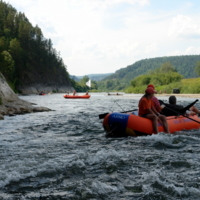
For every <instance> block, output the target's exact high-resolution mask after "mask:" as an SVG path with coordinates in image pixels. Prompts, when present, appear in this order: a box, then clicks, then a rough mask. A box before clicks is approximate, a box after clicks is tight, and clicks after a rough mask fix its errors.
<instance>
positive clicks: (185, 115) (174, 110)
mask: <svg viewBox="0 0 200 200" xmlns="http://www.w3.org/2000/svg"><path fill="white" fill-rule="evenodd" d="M165 108H166V109H168V110H170V111H172V112H174V113H176V114H179V115H182V116H183V117H186V118H188V119H190V120H192V121H194V122H197V123H199V124H200V122H199V121H197V120H195V119H192V118H190V117H187V116H186V115H184V114H181V113H180V112H177V111H175V110H172V109H170V108H168V107H166V106H165Z"/></svg>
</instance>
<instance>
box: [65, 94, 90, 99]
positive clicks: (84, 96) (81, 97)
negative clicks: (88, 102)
mask: <svg viewBox="0 0 200 200" xmlns="http://www.w3.org/2000/svg"><path fill="white" fill-rule="evenodd" d="M63 97H64V98H66V99H89V98H90V95H67V94H65V95H63Z"/></svg>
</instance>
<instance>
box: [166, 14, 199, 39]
mask: <svg viewBox="0 0 200 200" xmlns="http://www.w3.org/2000/svg"><path fill="white" fill-rule="evenodd" d="M168 36H169V37H176V38H180V39H183V38H186V39H200V24H199V23H198V22H197V21H194V20H193V19H192V18H191V17H188V16H184V15H180V14H179V15H177V16H176V17H174V18H173V19H172V22H171V25H170V27H169V30H168Z"/></svg>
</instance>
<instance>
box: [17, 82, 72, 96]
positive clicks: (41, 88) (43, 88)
mask: <svg viewBox="0 0 200 200" xmlns="http://www.w3.org/2000/svg"><path fill="white" fill-rule="evenodd" d="M18 89H19V91H20V92H21V93H22V94H39V93H40V92H44V93H46V94H48V93H50V92H58V93H67V92H73V91H74V88H73V87H72V86H64V85H63V86H55V85H54V86H47V85H45V84H31V85H26V86H25V85H24V86H21V87H19V88H18Z"/></svg>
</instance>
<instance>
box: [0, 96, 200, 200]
mask: <svg viewBox="0 0 200 200" xmlns="http://www.w3.org/2000/svg"><path fill="white" fill-rule="evenodd" d="M140 97H141V95H135V96H134V97H132V96H126V97H122V96H120V97H115V96H112V97H109V96H105V95H104V94H92V96H91V98H90V99H64V98H63V97H62V94H52V95H45V96H39V95H30V96H22V97H20V98H22V99H25V100H28V101H30V102H33V103H36V104H38V105H39V106H46V107H48V108H51V109H53V110H54V111H51V112H44V113H34V114H26V115H18V116H16V117H6V118H5V120H4V121H0V123H1V126H0V156H1V159H0V162H1V165H0V188H1V189H0V197H1V199H123V200H124V199H131V200H132V199H139V200H143V199H145V200H146V199H167V200H168V199H199V196H200V190H199V187H200V172H199V164H200V137H199V134H200V133H199V130H191V131H181V132H178V133H176V134H173V135H168V134H165V133H160V134H158V135H153V136H147V137H137V138H133V137H127V138H114V139H113V138H105V133H104V130H103V128H102V125H101V121H100V120H99V119H98V115H99V114H102V113H105V112H111V111H122V109H123V110H131V109H135V108H137V104H138V100H139V98H140ZM162 99H164V100H165V99H166V100H167V97H166V98H162ZM179 100H180V101H181V103H183V104H184V105H187V104H188V103H191V102H192V101H193V99H187V98H179ZM196 105H197V107H199V104H196Z"/></svg>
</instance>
